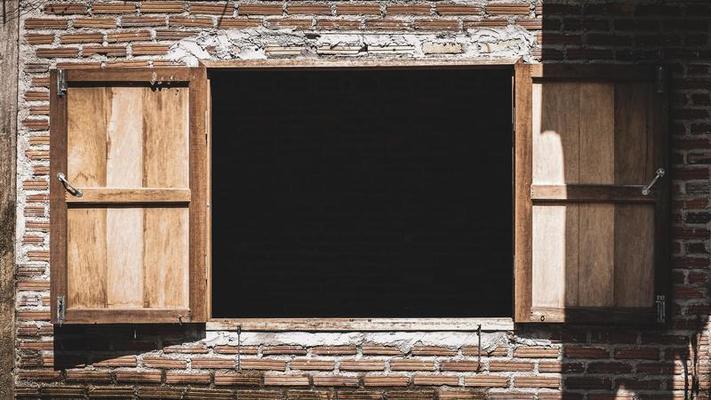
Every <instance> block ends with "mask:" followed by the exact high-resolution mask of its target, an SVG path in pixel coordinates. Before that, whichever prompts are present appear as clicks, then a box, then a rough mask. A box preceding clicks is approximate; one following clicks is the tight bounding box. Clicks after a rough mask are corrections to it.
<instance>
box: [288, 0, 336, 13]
mask: <svg viewBox="0 0 711 400" xmlns="http://www.w3.org/2000/svg"><path fill="white" fill-rule="evenodd" d="M286 13H287V14H292V15H293V14H300V15H331V14H332V12H331V6H329V5H327V4H303V3H301V4H293V3H292V2H289V3H287V6H286Z"/></svg>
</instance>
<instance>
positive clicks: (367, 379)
mask: <svg viewBox="0 0 711 400" xmlns="http://www.w3.org/2000/svg"><path fill="white" fill-rule="evenodd" d="M585 3H586V5H584V6H583V5H580V3H579V2H564V1H559V2H556V3H550V2H546V4H545V5H541V4H537V3H535V2H517V3H499V2H496V3H494V2H487V1H484V0H481V1H460V2H456V3H454V2H448V1H435V2H425V1H421V2H420V1H410V2H388V1H362V2H357V1H354V2H350V1H333V2H326V1H313V2H299V1H289V2H282V1H249V2H247V1H244V2H243V1H230V2H209V3H206V2H179V1H175V2H174V1H148V2H131V1H126V2H106V1H85V2H80V1H77V2H71V3H70V2H66V3H46V4H45V3H43V2H39V1H35V2H32V3H25V6H26V10H25V11H24V12H23V13H22V16H21V18H22V21H21V25H22V27H21V36H22V37H21V43H20V50H21V65H20V98H19V102H20V115H19V117H20V118H19V119H20V121H21V125H20V130H19V132H20V133H19V138H18V205H19V206H18V207H19V208H18V226H17V232H18V251H17V254H18V259H17V270H16V275H17V346H16V347H17V374H16V383H17V394H18V396H21V397H29V398H33V397H40V396H44V397H46V398H57V397H78V398H82V397H86V396H92V397H113V398H131V397H134V396H136V395H140V396H141V397H144V398H180V397H181V396H184V397H187V398H235V396H237V398H260V399H261V398H285V397H288V398H316V397H318V398H329V397H336V398H358V399H361V398H368V399H372V398H382V397H384V396H385V397H387V398H388V399H391V398H392V399H395V398H418V399H419V398H433V397H438V398H477V397H482V396H485V397H486V398H490V399H557V398H566V399H568V398H570V399H588V400H603V399H614V398H621V399H632V398H641V399H684V398H691V395H692V394H693V393H694V392H697V389H698V388H699V387H701V389H702V390H701V391H700V392H701V393H700V394H699V397H698V398H707V397H708V392H707V391H708V386H709V380H710V379H711V371H710V367H709V364H710V363H709V330H710V327H709V324H708V316H709V314H710V310H709V307H710V305H711V300H710V297H711V293H709V290H710V289H709V286H710V285H711V270H710V268H711V265H710V260H711V257H710V256H709V251H711V248H710V247H711V239H710V238H709V236H710V228H711V225H710V221H711V212H709V207H710V204H709V197H710V192H711V184H710V182H709V180H710V178H709V173H710V171H711V168H710V167H711V122H709V121H710V120H711V115H710V114H709V113H710V112H711V95H710V91H711V79H710V78H709V76H710V74H711V44H710V43H709V28H710V26H709V24H710V23H711V6H710V5H708V4H706V2H705V1H693V0H688V1H676V2H658V1H641V0H638V1H624V2H623V1H620V2H611V3H610V2H601V1H590V2H585ZM424 56H431V57H447V58H497V57H513V56H523V57H524V58H525V59H526V60H528V61H541V60H542V61H543V62H576V63H585V62H597V61H606V62H622V63H630V62H643V63H648V62H659V61H664V62H666V63H669V64H670V65H671V66H672V71H673V79H672V82H671V85H672V115H671V120H672V128H671V134H672V135H673V141H672V142H673V149H672V151H673V176H674V179H675V181H674V223H673V227H674V228H673V265H672V268H673V277H674V309H673V325H672V327H671V328H670V329H668V330H650V329H647V330H627V329H621V328H614V327H605V328H595V327H590V328H585V327H566V328H555V327H546V326H538V327H525V328H522V329H519V330H517V331H516V332H487V333H485V334H484V335H483V337H482V344H483V345H482V357H481V360H479V358H478V357H477V354H478V352H477V350H476V346H477V344H478V341H477V339H476V335H475V334H472V333H467V332H458V333H457V332H431V333H402V332H393V333H382V334H374V333H364V332H343V333H320V334H309V333H303V332H286V333H255V332H245V333H243V334H242V335H239V337H238V335H237V334H236V333H235V332H222V331H207V332H206V331H204V330H201V329H200V328H198V327H181V326H177V327H174V326H148V327H137V328H136V329H135V330H134V329H133V328H131V327H120V326H119V327H116V326H114V327H66V326H65V327H62V328H53V327H52V325H51V324H49V322H48V321H49V311H48V310H49V306H48V296H49V265H48V237H47V230H48V225H49V220H48V204H47V182H48V176H47V173H48V147H47V146H48V125H49V121H48V117H47V113H48V100H49V94H48V87H47V86H48V70H49V68H52V67H63V68H70V67H72V66H75V65H83V66H84V65H94V66H99V65H102V66H106V67H112V66H135V67H146V66H159V65H168V64H169V65H174V64H181V65H185V64H193V65H194V64H195V63H196V62H197V60H199V59H233V58H246V59H249V58H295V57H305V58H330V59H343V58H349V59H350V58H352V57H363V58H388V59H392V58H417V57H424ZM238 344H239V346H238ZM479 361H480V362H481V363H480V364H479ZM704 390H706V392H704ZM616 393H617V394H618V395H617V396H616V395H615V394H616ZM704 393H705V394H704ZM634 396H638V397H634Z"/></svg>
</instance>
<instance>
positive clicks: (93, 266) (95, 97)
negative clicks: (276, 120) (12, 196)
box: [50, 68, 207, 323]
mask: <svg viewBox="0 0 711 400" xmlns="http://www.w3.org/2000/svg"><path fill="white" fill-rule="evenodd" d="M197 70H199V69H187V68H179V69H165V70H160V69H156V70H150V71H113V70H112V71H94V70H86V71H83V70H81V71H79V70H72V71H71V72H72V73H67V74H66V75H65V76H66V78H67V83H68V89H67V91H66V93H65V94H64V95H63V96H57V93H55V90H54V87H53V90H52V93H51V95H52V99H53V101H55V100H54V99H55V98H57V99H58V100H56V101H55V104H56V106H55V107H53V112H54V113H55V114H57V115H59V116H61V114H62V113H65V114H66V115H67V121H68V123H67V124H66V125H63V126H58V125H57V124H55V115H54V114H53V116H52V118H53V119H52V135H51V137H53V138H54V139H53V140H54V142H56V143H57V144H58V146H54V144H53V146H52V148H51V152H52V156H51V162H52V174H53V176H55V175H56V174H57V173H59V172H62V173H66V175H67V179H68V180H69V182H70V183H71V184H72V185H73V186H75V187H77V188H78V189H79V190H81V191H82V196H73V195H72V194H70V193H67V192H66V191H65V188H64V187H63V186H62V185H61V184H60V183H58V181H57V182H54V181H56V179H53V183H52V186H51V191H52V193H51V199H52V204H51V215H52V224H53V226H56V228H54V229H53V233H52V237H51V239H50V241H51V247H52V251H51V257H52V258H51V265H52V266H53V269H52V297H53V301H52V312H53V319H54V320H55V321H56V320H57V314H56V311H57V308H56V304H57V300H56V296H65V309H66V312H65V320H64V321H63V322H64V323H87V322H95V323H156V322H172V323H178V322H199V321H204V320H205V318H206V311H205V310H204V306H205V304H206V302H205V299H204V297H205V281H204V268H205V258H204V255H205V248H204V247H205V239H204V236H205V234H206V233H205V230H204V225H203V224H202V221H204V219H205V215H204V214H205V212H206V207H207V204H206V202H205V196H206V194H205V193H200V191H201V190H205V188H204V186H203V183H202V182H204V180H205V179H206V178H207V176H206V168H207V166H206V165H205V162H204V160H205V151H206V149H205V142H204V134H205V131H204V127H203V122H204V121H203V117H204V100H200V98H201V97H202V96H204V95H205V92H204V91H203V90H202V89H203V88H204V85H200V84H198V83H197V82H196V80H204V79H206V74H205V73H204V71H203V70H200V71H201V72H196V71H197ZM67 72H69V71H67ZM52 76H53V79H54V81H55V82H56V74H54V73H53V74H52ZM156 78H165V79H164V80H163V81H162V82H161V79H156ZM178 78H179V79H178ZM147 79H150V80H149V81H147ZM166 81H170V84H169V85H166V84H165V83H166ZM61 99H66V101H65V100H61ZM56 120H59V121H61V118H60V117H59V118H57V119H56ZM195 120H199V121H200V122H199V123H195ZM200 139H202V141H201V140H200ZM63 140H64V141H66V142H65V143H66V147H64V146H63V144H62V143H61V142H62V141H63ZM64 148H66V149H67V150H66V151H63V149H64ZM201 160H202V161H201ZM62 215H64V216H65V218H57V216H62ZM62 232H65V233H64V234H65V235H66V236H65V237H66V239H65V240H64V241H61V239H62ZM56 277H58V278H57V279H56V282H55V278H56Z"/></svg>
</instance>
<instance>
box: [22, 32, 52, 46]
mask: <svg viewBox="0 0 711 400" xmlns="http://www.w3.org/2000/svg"><path fill="white" fill-rule="evenodd" d="M25 41H26V42H27V43H29V44H31V45H38V44H52V42H54V34H39V33H28V34H26V35H25Z"/></svg>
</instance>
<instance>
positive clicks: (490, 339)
mask: <svg viewBox="0 0 711 400" xmlns="http://www.w3.org/2000/svg"><path fill="white" fill-rule="evenodd" d="M511 340H512V339H511V338H509V335H508V334H507V333H506V332H484V333H482V336H481V347H482V352H484V353H486V352H491V351H493V350H494V349H495V348H496V347H497V346H499V345H507V344H508V343H510V342H511ZM203 342H204V343H205V344H206V345H208V346H209V347H211V346H217V345H227V344H230V345H237V343H239V344H240V345H243V346H258V345H296V346H304V347H312V346H342V345H363V344H379V345H388V346H396V347H398V348H399V349H400V350H402V351H403V352H409V351H410V350H411V349H412V347H413V346H415V345H431V346H444V347H451V348H459V347H461V346H476V345H478V344H479V338H478V336H477V334H476V332H242V333H241V334H240V335H239V337H238V334H237V333H236V332H224V331H220V332H207V336H206V338H205V339H204V340H203Z"/></svg>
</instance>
